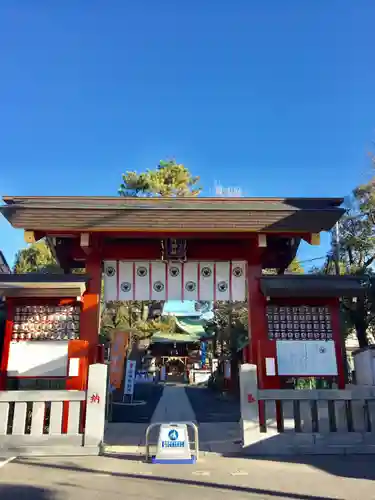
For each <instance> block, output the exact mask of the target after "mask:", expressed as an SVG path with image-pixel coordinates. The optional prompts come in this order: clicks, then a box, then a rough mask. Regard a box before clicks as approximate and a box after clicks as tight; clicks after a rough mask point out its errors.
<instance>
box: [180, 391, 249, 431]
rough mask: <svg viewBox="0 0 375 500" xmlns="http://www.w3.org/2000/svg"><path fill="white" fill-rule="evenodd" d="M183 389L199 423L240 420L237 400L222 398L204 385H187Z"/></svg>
mask: <svg viewBox="0 0 375 500" xmlns="http://www.w3.org/2000/svg"><path fill="white" fill-rule="evenodd" d="M185 391H186V394H187V396H188V398H189V400H190V404H191V406H192V407H193V410H194V413H195V416H196V418H197V420H198V422H199V423H205V422H238V421H239V420H240V416H241V415H240V403H239V401H238V400H234V399H224V398H223V397H221V396H219V395H218V394H217V393H216V392H213V391H211V390H210V389H208V388H206V387H194V386H187V387H186V388H185Z"/></svg>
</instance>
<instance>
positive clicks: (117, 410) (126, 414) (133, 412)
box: [112, 384, 163, 424]
mask: <svg viewBox="0 0 375 500" xmlns="http://www.w3.org/2000/svg"><path fill="white" fill-rule="evenodd" d="M162 394H163V386H162V385H159V384H136V385H135V392H134V401H139V402H144V403H145V404H140V405H134V406H131V405H117V404H115V405H113V419H112V422H129V423H139V424H146V423H149V422H150V420H151V417H152V415H153V413H154V411H155V408H156V406H157V404H158V403H159V400H160V398H161V396H162Z"/></svg>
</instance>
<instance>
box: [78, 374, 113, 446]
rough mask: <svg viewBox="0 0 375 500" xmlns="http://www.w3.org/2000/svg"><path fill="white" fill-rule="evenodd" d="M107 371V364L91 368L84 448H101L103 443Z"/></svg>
mask: <svg viewBox="0 0 375 500" xmlns="http://www.w3.org/2000/svg"><path fill="white" fill-rule="evenodd" d="M107 369H108V367H107V365H105V364H95V365H90V367H89V378H88V386H87V396H86V422H85V431H84V446H98V447H99V446H100V445H101V444H102V442H103V438H104V426H105V408H106V401H105V399H106V385H107Z"/></svg>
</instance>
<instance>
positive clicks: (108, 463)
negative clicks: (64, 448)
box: [0, 456, 375, 500]
mask: <svg viewBox="0 0 375 500" xmlns="http://www.w3.org/2000/svg"><path fill="white" fill-rule="evenodd" d="M374 465H375V459H374V457H334V456H332V457H314V458H313V459H312V460H311V461H310V462H309V461H304V460H302V461H301V463H299V461H298V460H295V461H293V462H287V461H286V462H285V461H279V460H277V459H273V460H259V459H257V460H254V459H246V458H222V457H205V458H204V459H202V460H201V461H199V462H198V463H197V464H196V465H152V464H145V463H142V462H140V461H136V460H125V459H123V458H121V457H80V458H64V459H55V458H45V459H41V458H40V459H37V458H34V459H31V458H30V459H23V460H21V459H19V460H16V461H14V462H11V463H10V464H8V465H7V466H6V467H4V468H3V469H1V470H0V498H1V500H15V499H17V500H23V499H25V500H26V499H28V500H76V499H77V498H79V500H99V499H101V498H105V499H106V500H118V499H121V500H123V499H124V498H126V500H141V499H142V500H144V499H145V498H147V499H148V500H161V499H165V498H173V499H174V500H191V498H192V496H198V495H199V496H200V497H202V498H203V497H204V498H205V499H208V500H224V499H225V500H227V499H228V495H230V498H231V499H233V500H240V499H247V500H248V499H251V500H271V499H272V500H275V499H279V500H281V499H288V500H290V499H292V500H333V499H336V500H337V499H342V500H359V499H363V500H371V499H375V484H374V479H375V472H374V471H375V467H374Z"/></svg>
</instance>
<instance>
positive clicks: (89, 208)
mask: <svg viewBox="0 0 375 500" xmlns="http://www.w3.org/2000/svg"><path fill="white" fill-rule="evenodd" d="M3 201H4V205H3V206H1V207H0V211H1V212H2V214H3V215H4V217H5V218H6V219H7V220H8V221H9V222H10V223H11V224H12V226H13V227H16V228H23V229H28V230H36V231H60V230H72V231H123V232H126V231H145V232H147V231H152V230H154V231H155V230H156V231H201V232H204V231H274V232H285V231H290V232H320V231H324V230H329V229H331V228H332V226H333V225H334V224H335V222H336V221H337V220H338V219H339V218H340V217H341V215H342V214H343V213H344V209H342V208H340V205H341V204H342V202H343V199H342V198H207V197H195V198H190V197H186V198H185V197H183V198H160V197H159V198H135V197H130V198H125V197H119V196H117V197H101V196H98V197H69V196H30V197H28V196H4V197H3ZM182 213H183V215H182Z"/></svg>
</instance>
